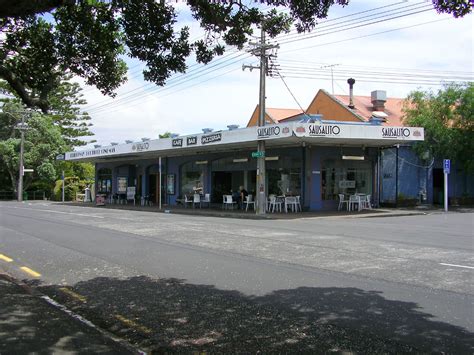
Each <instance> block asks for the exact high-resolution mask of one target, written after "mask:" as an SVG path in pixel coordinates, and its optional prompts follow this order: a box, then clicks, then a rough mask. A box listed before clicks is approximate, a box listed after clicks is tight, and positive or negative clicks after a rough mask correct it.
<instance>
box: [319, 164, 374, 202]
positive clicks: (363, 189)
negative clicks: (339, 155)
mask: <svg viewBox="0 0 474 355" xmlns="http://www.w3.org/2000/svg"><path fill="white" fill-rule="evenodd" d="M354 193H365V194H372V163H371V162H370V161H345V160H334V159H331V160H325V161H324V162H323V169H322V171H321V198H322V199H323V200H337V198H338V194H346V195H351V194H354Z"/></svg>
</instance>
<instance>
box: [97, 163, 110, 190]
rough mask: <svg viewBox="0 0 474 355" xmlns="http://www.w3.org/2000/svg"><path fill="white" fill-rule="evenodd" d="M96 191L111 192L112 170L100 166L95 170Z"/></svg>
mask: <svg viewBox="0 0 474 355" xmlns="http://www.w3.org/2000/svg"><path fill="white" fill-rule="evenodd" d="M97 191H98V192H99V193H107V194H108V193H111V192H112V170H111V169H106V168H102V169H99V171H98V172H97Z"/></svg>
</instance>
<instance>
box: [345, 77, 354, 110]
mask: <svg viewBox="0 0 474 355" xmlns="http://www.w3.org/2000/svg"><path fill="white" fill-rule="evenodd" d="M355 82H356V81H355V80H354V79H353V78H349V79H347V83H348V84H349V108H352V109H354V108H355V106H354V84H355Z"/></svg>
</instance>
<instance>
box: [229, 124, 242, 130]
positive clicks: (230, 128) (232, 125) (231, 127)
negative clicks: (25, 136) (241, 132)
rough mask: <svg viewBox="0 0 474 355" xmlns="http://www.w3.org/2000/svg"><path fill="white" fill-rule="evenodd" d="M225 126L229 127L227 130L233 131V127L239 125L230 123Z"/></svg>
mask: <svg viewBox="0 0 474 355" xmlns="http://www.w3.org/2000/svg"><path fill="white" fill-rule="evenodd" d="M227 128H228V129H229V131H233V130H234V129H237V128H239V125H238V124H231V125H228V126H227Z"/></svg>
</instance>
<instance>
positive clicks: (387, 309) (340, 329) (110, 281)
mask: <svg viewBox="0 0 474 355" xmlns="http://www.w3.org/2000/svg"><path fill="white" fill-rule="evenodd" d="M40 290H41V291H42V292H43V293H45V294H48V295H50V296H51V297H53V298H54V299H56V300H58V301H59V302H61V303H64V304H66V305H68V307H70V308H71V309H73V310H74V311H75V312H77V313H79V314H81V315H83V316H85V317H86V318H87V319H89V320H91V321H92V322H94V323H95V324H97V325H99V326H101V327H103V328H104V329H107V330H109V331H111V332H113V333H115V334H117V335H120V336H121V337H124V338H126V339H127V340H128V341H130V342H132V343H134V344H136V345H138V346H140V347H141V348H146V349H149V350H151V351H152V352H157V353H162V352H189V351H210V352H222V353H224V352H225V353H227V352H232V353H256V352H259V351H262V352H265V353H295V352H312V353H314V352H316V353H326V352H341V351H352V352H357V353H364V354H369V353H371V354H380V353H393V354H395V353H396V354H399V353H407V352H418V353H419V352H421V353H441V352H445V353H455V354H471V353H472V352H473V349H474V337H473V334H472V333H470V332H468V331H466V330H465V329H463V328H460V327H457V326H453V325H450V324H447V323H443V322H439V321H434V320H432V319H430V318H432V316H431V315H430V314H427V313H423V312H421V311H420V310H419V309H418V308H417V305H416V304H415V303H410V302H400V301H391V300H387V299H385V298H384V297H382V296H381V294H380V293H379V292H374V291H371V292H367V291H363V290H360V289H357V288H312V287H302V288H297V289H292V290H280V291H275V292H273V293H271V294H268V295H265V296H259V297H257V296H253V297H249V296H245V295H243V294H241V293H239V292H237V291H225V290H218V289H216V288H215V287H213V286H208V285H193V284H188V283H185V282H183V281H182V280H177V279H159V280H154V279H151V278H148V277H145V276H139V277H133V278H129V279H123V280H122V279H114V278H95V279H92V280H90V281H84V282H79V283H78V284H76V285H75V286H74V287H73V288H70V289H68V290H66V291H67V292H65V291H64V289H63V290H61V289H60V286H40ZM71 295H72V296H71ZM74 295H75V296H74ZM73 296H74V297H73ZM81 297H82V298H81Z"/></svg>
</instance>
